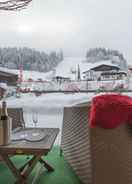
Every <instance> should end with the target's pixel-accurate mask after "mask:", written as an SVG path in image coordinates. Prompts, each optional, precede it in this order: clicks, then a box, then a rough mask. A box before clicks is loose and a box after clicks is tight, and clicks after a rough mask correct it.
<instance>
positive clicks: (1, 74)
mask: <svg viewBox="0 0 132 184" xmlns="http://www.w3.org/2000/svg"><path fill="white" fill-rule="evenodd" d="M17 81H18V75H17V74H14V73H10V72H8V71H2V70H0V83H6V84H7V85H8V86H15V85H16V84H17Z"/></svg>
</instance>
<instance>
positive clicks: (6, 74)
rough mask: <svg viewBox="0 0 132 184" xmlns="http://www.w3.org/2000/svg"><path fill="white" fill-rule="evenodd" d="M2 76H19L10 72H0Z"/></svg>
mask: <svg viewBox="0 0 132 184" xmlns="http://www.w3.org/2000/svg"><path fill="white" fill-rule="evenodd" d="M0 74H2V76H6V77H10V76H18V75H17V74H14V73H10V72H5V71H1V70H0Z"/></svg>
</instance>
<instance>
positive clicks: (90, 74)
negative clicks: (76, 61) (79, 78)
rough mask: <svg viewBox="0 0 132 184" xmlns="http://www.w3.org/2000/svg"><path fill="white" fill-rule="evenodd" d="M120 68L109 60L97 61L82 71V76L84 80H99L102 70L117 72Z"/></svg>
mask: <svg viewBox="0 0 132 184" xmlns="http://www.w3.org/2000/svg"><path fill="white" fill-rule="evenodd" d="M119 70H120V68H119V67H118V66H117V65H114V64H112V63H111V62H110V61H109V60H108V61H107V60H106V61H100V62H97V63H95V64H93V65H91V67H90V68H89V69H88V70H86V71H84V72H83V78H84V79H85V80H98V79H99V80H100V79H101V74H102V73H103V72H108V71H111V72H118V71H119Z"/></svg>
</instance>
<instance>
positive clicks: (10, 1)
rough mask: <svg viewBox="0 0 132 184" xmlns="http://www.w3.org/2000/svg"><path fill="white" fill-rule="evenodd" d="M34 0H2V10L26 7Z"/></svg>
mask: <svg viewBox="0 0 132 184" xmlns="http://www.w3.org/2000/svg"><path fill="white" fill-rule="evenodd" d="M31 1H32V0H0V10H7V11H15V10H21V9H24V8H26V6H27V5H28V4H29V3H30V2H31Z"/></svg>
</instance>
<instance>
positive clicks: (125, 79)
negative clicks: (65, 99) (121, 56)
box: [0, 60, 132, 96]
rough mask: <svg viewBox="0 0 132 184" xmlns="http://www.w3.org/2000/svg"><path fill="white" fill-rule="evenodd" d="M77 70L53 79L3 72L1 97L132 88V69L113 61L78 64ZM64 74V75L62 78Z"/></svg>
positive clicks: (21, 72) (8, 71) (57, 73)
mask: <svg viewBox="0 0 132 184" xmlns="http://www.w3.org/2000/svg"><path fill="white" fill-rule="evenodd" d="M75 66H76V69H73V68H70V69H69V70H70V71H69V73H67V74H65V73H64V72H62V73H59V72H57V71H56V70H55V69H54V70H53V71H52V72H51V75H50V77H47V78H45V79H44V78H41V77H40V76H39V75H38V76H37V77H38V78H37V79H34V78H32V77H29V78H27V79H24V76H23V72H24V71H23V69H22V68H20V70H18V72H17V74H16V73H15V72H13V71H12V70H9V69H8V70H6V69H4V70H3V69H2V68H1V69H0V96H3V95H4V94H6V95H13V94H14V93H15V94H19V93H27V92H33V91H35V92H36V93H37V92H39V93H40V92H44V91H73V92H75V91H78V92H79V91H81V90H98V89H102V90H103V89H104V90H111V89H118V88H119V89H121V88H122V89H131V85H130V78H131V75H132V66H129V65H128V68H127V69H126V70H121V69H120V67H119V66H117V65H116V64H113V63H112V62H111V61H110V60H104V61H100V62H96V63H94V64H87V63H82V64H81V65H79V64H77V65H76V63H75ZM63 73H64V75H63Z"/></svg>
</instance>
